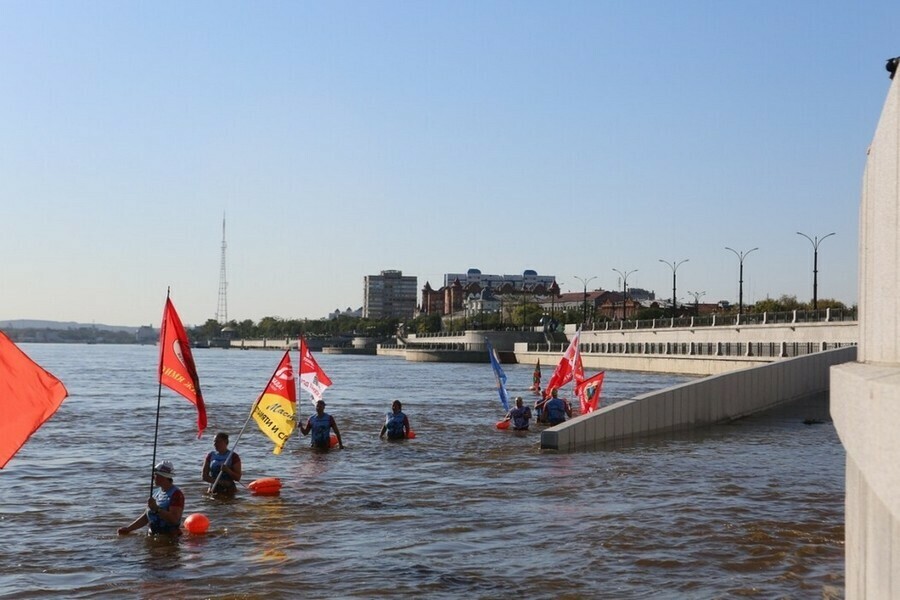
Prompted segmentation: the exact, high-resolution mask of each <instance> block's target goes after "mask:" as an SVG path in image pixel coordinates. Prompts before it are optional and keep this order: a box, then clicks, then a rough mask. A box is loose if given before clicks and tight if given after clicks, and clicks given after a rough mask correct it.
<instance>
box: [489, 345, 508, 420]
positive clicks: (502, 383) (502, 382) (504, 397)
mask: <svg viewBox="0 0 900 600" xmlns="http://www.w3.org/2000/svg"><path fill="white" fill-rule="evenodd" d="M484 345H485V346H487V351H488V356H489V357H490V359H491V366H492V367H493V368H494V377H495V378H496V379H497V393H498V394H500V402H501V403H502V404H503V410H505V411H506V412H509V394H507V393H506V373H504V372H503V369H501V368H500V361H499V360H497V353H496V352H494V347H493V346H492V345H491V340H489V339H487V338H484Z"/></svg>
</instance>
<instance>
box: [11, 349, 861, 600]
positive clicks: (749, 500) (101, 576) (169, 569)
mask: <svg viewBox="0 0 900 600" xmlns="http://www.w3.org/2000/svg"><path fill="white" fill-rule="evenodd" d="M22 348H23V349H24V350H25V352H27V353H28V354H29V355H30V356H31V357H32V358H34V359H35V360H36V361H38V362H39V363H40V364H41V365H42V366H44V368H46V369H47V370H49V371H50V372H52V373H53V374H55V375H56V376H57V377H59V378H60V379H62V381H63V382H64V383H65V384H66V386H67V388H68V390H69V394H70V396H69V398H68V399H66V401H65V402H63V405H62V407H61V408H60V410H59V411H58V412H57V413H56V415H55V416H54V417H53V418H52V419H51V420H50V421H48V422H47V423H46V424H45V425H44V426H43V427H42V428H41V429H40V430H39V431H38V432H37V433H36V434H35V435H34V436H32V438H31V439H30V440H29V441H28V442H27V443H26V445H25V446H24V447H23V448H22V450H20V452H19V453H18V454H17V455H16V457H14V458H13V459H12V460H11V461H10V463H9V464H8V465H7V466H6V468H5V469H4V470H3V471H0V541H2V543H0V598H47V597H58V598H101V597H109V598H121V597H128V598H132V597H133V598H293V597H301V596H302V597H310V598H349V597H353V598H382V597H401V596H402V597H428V598H462V597H466V598H496V597H501V596H503V597H507V596H508V597H518V596H523V597H528V598H673V597H677V598H735V597H740V598H745V597H750V598H776V597H777V598H823V597H824V598H840V597H842V596H843V588H844V576H843V568H844V558H843V553H844V548H843V545H844V527H843V522H844V516H843V499H844V458H845V454H844V451H843V448H842V446H841V445H840V442H839V440H838V437H837V434H836V432H835V429H834V426H833V425H832V424H831V423H830V422H826V423H823V424H819V425H804V424H803V423H802V420H803V419H802V415H798V414H790V413H779V414H770V415H766V416H761V417H753V418H748V419H744V420H741V421H738V422H736V423H734V424H731V425H727V426H720V427H714V428H710V429H705V430H703V431H701V432H693V433H689V434H679V435H672V436H667V437H665V438H656V439H652V440H648V441H642V442H638V443H634V444H628V445H620V446H619V447H617V448H615V449H606V450H598V451H592V452H585V453H579V454H569V455H563V454H560V455H557V454H552V453H542V452H541V451H540V450H539V448H538V445H539V443H538V442H539V434H538V433H537V432H536V431H532V432H529V433H527V434H525V435H519V434H513V433H510V432H501V431H497V430H496V429H495V428H494V427H493V425H494V423H495V422H496V421H497V420H498V419H499V418H500V417H501V416H502V412H503V411H502V409H501V407H500V403H499V400H498V399H497V397H496V393H495V392H494V390H493V388H492V385H493V375H492V373H491V371H490V367H489V365H487V364H479V365H474V364H434V363H407V362H405V361H403V360H402V359H397V358H388V357H351V356H330V355H319V356H318V359H319V362H320V364H321V365H322V367H323V368H324V369H325V371H326V372H327V373H328V374H329V376H330V377H331V378H332V379H333V380H334V386H333V387H332V388H330V389H329V390H328V391H327V392H326V394H325V400H326V402H327V409H326V410H327V411H328V412H329V413H330V414H332V415H333V416H334V417H335V419H336V420H337V423H338V426H339V427H340V428H341V432H342V434H343V438H344V442H345V445H346V449H344V450H334V451H331V452H328V453H315V452H313V451H312V450H310V449H309V448H308V439H307V438H303V437H302V436H300V435H299V431H298V432H296V433H295V437H294V438H292V439H291V440H290V441H289V442H288V445H287V447H286V448H285V450H284V452H283V453H282V454H281V455H278V456H276V455H274V454H272V452H271V448H272V444H271V443H270V442H269V441H268V439H267V438H265V437H264V436H263V434H262V433H261V432H260V431H259V430H258V428H257V427H256V425H255V423H253V422H252V421H251V423H250V424H249V425H248V427H247V430H246V433H245V434H244V436H243V438H242V439H241V440H240V442H239V444H238V446H237V448H236V450H237V451H238V452H239V453H240V455H241V457H242V460H243V465H244V479H243V481H244V482H245V483H247V482H250V481H252V480H254V479H257V478H261V477H279V478H281V479H282V482H283V484H284V488H283V489H282V492H281V495H280V496H277V497H260V496H253V495H251V494H250V493H249V492H248V491H247V490H246V489H241V490H240V491H239V493H238V496H237V497H236V498H235V499H233V500H216V499H209V498H206V497H204V494H203V492H204V491H205V489H206V484H204V483H202V481H201V479H200V471H201V466H202V462H203V458H204V456H205V454H206V452H207V451H209V450H210V449H211V448H212V438H213V434H214V433H215V432H216V431H217V430H226V431H228V432H229V433H230V434H231V442H232V446H234V442H235V438H236V436H237V432H238V430H239V429H240V428H241V426H242V425H243V423H244V421H245V420H246V418H247V415H248V414H249V411H250V407H251V404H252V402H253V400H254V399H255V398H256V396H257V395H258V394H259V393H260V392H261V391H262V389H263V387H264V386H265V384H266V382H267V381H268V378H269V376H270V375H271V374H272V371H273V370H274V369H275V367H276V365H277V363H278V361H279V360H280V357H281V353H278V352H266V351H245V352H240V351H234V350H231V351H226V350H214V349H213V350H195V351H194V357H195V360H196V362H197V366H198V371H199V373H200V379H201V386H202V389H203V392H204V396H205V398H206V403H207V410H208V413H209V427H208V429H207V433H206V434H204V436H203V437H202V438H201V439H200V440H198V439H196V429H195V422H196V411H195V409H194V407H193V406H192V405H190V404H189V403H188V402H187V401H185V400H183V399H182V398H181V397H180V396H176V395H175V394H174V393H173V392H170V391H169V390H167V389H164V390H163V392H162V393H163V398H162V412H161V417H160V435H159V448H158V451H157V460H162V459H168V460H171V461H173V462H174V464H175V468H176V472H177V476H176V478H175V482H176V483H177V484H178V485H179V486H180V487H181V488H182V490H183V491H184V493H185V496H186V501H187V506H186V508H185V515H188V514H191V513H194V512H202V513H204V514H206V515H207V516H208V517H209V519H210V522H211V525H210V530H209V532H208V533H207V534H206V535H202V536H196V535H189V534H187V535H184V536H182V537H181V538H180V539H177V540H176V541H171V540H159V539H154V538H153V537H148V536H145V535H143V534H138V533H134V534H131V535H128V536H118V535H116V528H117V527H119V526H121V525H126V524H128V523H129V522H131V520H132V519H133V518H134V517H135V516H137V515H138V514H139V513H140V511H141V510H142V509H143V507H144V506H145V502H146V496H147V492H148V489H149V481H150V480H149V477H150V467H151V461H152V451H153V429H154V421H155V414H156V403H157V383H156V368H157V349H156V348H155V347H152V346H101V345H94V346H89V345H52V344H23V345H22ZM292 359H293V361H294V365H295V368H296V353H294V355H293V357H292ZM531 370H532V369H531V367H530V366H526V365H509V366H507V367H506V371H507V375H508V376H509V388H510V390H511V393H512V394H513V395H515V394H516V393H519V394H521V395H523V396H525V397H526V399H527V400H526V401H528V402H531V401H533V397H530V396H528V395H527V394H526V393H525V392H524V390H525V389H526V388H527V387H528V385H530V382H531ZM549 375H550V373H549V368H547V367H545V373H544V379H545V380H546V379H547V378H548V377H549ZM683 381H686V378H684V377H680V376H673V375H660V374H648V373H626V372H613V371H610V372H608V373H607V376H606V380H605V382H604V389H603V401H604V403H606V402H615V401H617V400H621V399H625V398H629V397H632V396H634V395H636V394H639V393H642V392H646V391H652V390H656V389H661V388H663V387H667V386H669V385H674V384H676V383H681V382H683ZM569 394H571V391H569ZM395 398H399V399H401V400H402V401H403V403H404V412H406V414H407V415H409V418H410V421H411V424H412V427H413V429H414V430H415V431H416V433H417V438H416V439H415V440H409V441H406V442H401V443H390V442H383V441H380V440H379V438H378V432H379V430H380V428H381V424H382V422H383V415H384V413H385V412H387V411H388V410H390V403H391V400H392V399H395ZM300 407H301V411H302V413H303V415H304V418H305V416H307V415H308V414H309V413H310V412H311V408H312V406H311V403H310V402H309V399H308V398H306V397H305V396H304V397H303V398H302V399H301V403H300Z"/></svg>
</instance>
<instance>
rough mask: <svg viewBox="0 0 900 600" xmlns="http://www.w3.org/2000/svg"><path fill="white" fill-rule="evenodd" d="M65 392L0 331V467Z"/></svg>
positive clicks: (60, 385)
mask: <svg viewBox="0 0 900 600" xmlns="http://www.w3.org/2000/svg"><path fill="white" fill-rule="evenodd" d="M67 395H68V392H67V391H66V386H64V385H63V384H62V382H61V381H60V380H59V379H57V378H56V377H54V376H53V375H51V374H50V373H48V372H47V371H45V370H44V369H42V368H41V367H40V365H38V364H37V363H35V362H34V361H33V360H31V359H30V358H28V356H27V355H26V354H25V353H24V352H22V351H21V350H20V349H19V347H18V346H16V345H15V344H14V343H13V342H12V341H11V340H10V339H9V338H8V337H6V336H5V335H4V334H3V333H2V332H0V469H2V468H3V467H5V466H6V463H8V462H9V459H11V458H12V457H13V456H15V454H16V452H18V451H19V448H21V447H22V445H23V444H24V443H25V442H26V441H27V440H28V438H29V437H31V434H32V433H34V432H35V431H37V430H38V428H39V427H40V426H41V425H43V424H44V422H45V421H46V420H47V419H49V418H50V417H51V416H53V413H55V412H56V411H57V409H58V408H59V405H60V404H62V401H63V400H64V399H65V397H66V396H67Z"/></svg>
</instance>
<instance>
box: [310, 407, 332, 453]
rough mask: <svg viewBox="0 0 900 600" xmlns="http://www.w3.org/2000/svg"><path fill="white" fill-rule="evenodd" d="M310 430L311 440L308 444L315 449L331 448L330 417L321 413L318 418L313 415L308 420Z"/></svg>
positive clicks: (316, 415)
mask: <svg viewBox="0 0 900 600" xmlns="http://www.w3.org/2000/svg"><path fill="white" fill-rule="evenodd" d="M309 422H310V426H311V428H312V440H311V441H310V444H311V445H312V446H314V447H316V448H329V447H330V446H331V434H330V431H331V416H329V414H328V413H322V416H321V417H320V416H319V415H318V414H315V415H313V416H311V417H310V418H309Z"/></svg>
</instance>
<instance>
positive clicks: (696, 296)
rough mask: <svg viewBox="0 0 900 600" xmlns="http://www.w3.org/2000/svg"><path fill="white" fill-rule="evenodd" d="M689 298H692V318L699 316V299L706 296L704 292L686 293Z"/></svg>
mask: <svg viewBox="0 0 900 600" xmlns="http://www.w3.org/2000/svg"><path fill="white" fill-rule="evenodd" d="M688 294H690V295H691V296H693V297H694V316H695V317H699V316H700V298H702V297H703V296H705V295H706V292H688Z"/></svg>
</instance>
